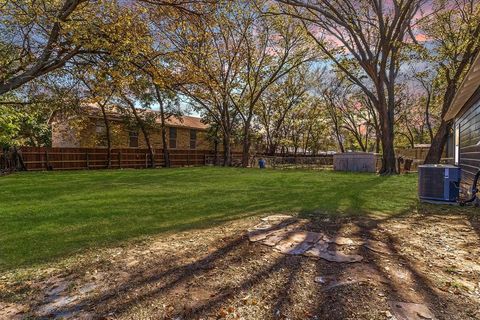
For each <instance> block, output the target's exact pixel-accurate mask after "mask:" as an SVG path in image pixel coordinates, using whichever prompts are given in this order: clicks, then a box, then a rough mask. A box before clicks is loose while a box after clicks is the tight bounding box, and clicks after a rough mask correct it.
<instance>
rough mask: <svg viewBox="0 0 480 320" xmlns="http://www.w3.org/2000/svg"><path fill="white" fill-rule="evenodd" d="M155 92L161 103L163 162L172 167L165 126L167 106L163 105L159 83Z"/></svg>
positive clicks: (167, 166)
mask: <svg viewBox="0 0 480 320" xmlns="http://www.w3.org/2000/svg"><path fill="white" fill-rule="evenodd" d="M155 93H156V95H157V101H158V104H159V105H160V122H161V123H160V126H161V133H162V145H163V148H162V150H163V162H164V165H165V167H166V168H170V166H171V163H170V151H169V150H168V144H167V128H166V127H165V123H166V119H165V108H164V106H163V99H162V96H161V95H160V89H159V88H158V86H157V85H155Z"/></svg>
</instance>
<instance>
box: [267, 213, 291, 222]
mask: <svg viewBox="0 0 480 320" xmlns="http://www.w3.org/2000/svg"><path fill="white" fill-rule="evenodd" d="M291 218H293V217H292V216H289V215H285V214H274V215H271V216H268V217H265V218H262V219H261V220H262V221H265V222H270V221H279V220H280V221H281V220H287V219H291Z"/></svg>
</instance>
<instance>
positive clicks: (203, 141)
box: [50, 105, 213, 150]
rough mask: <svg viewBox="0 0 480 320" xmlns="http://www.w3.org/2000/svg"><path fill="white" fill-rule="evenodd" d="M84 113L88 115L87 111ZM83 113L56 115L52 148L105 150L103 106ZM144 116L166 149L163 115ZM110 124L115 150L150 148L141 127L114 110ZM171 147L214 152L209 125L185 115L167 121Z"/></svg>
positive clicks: (158, 145) (155, 145)
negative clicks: (151, 122)
mask: <svg viewBox="0 0 480 320" xmlns="http://www.w3.org/2000/svg"><path fill="white" fill-rule="evenodd" d="M83 111H84V112H83ZM83 111H82V112H81V113H78V114H74V115H66V114H62V113H60V112H57V113H55V114H54V115H52V117H51V119H50V125H51V128H52V147H61V148H68V147H70V148H104V147H106V146H107V143H106V128H105V122H104V119H103V116H102V112H101V109H100V107H98V106H96V105H88V106H85V107H84V110H83ZM140 112H142V113H144V114H143V115H144V116H147V117H150V118H152V119H154V121H155V123H156V125H155V126H154V128H152V129H149V136H150V141H151V144H152V147H153V148H155V149H162V148H163V143H162V137H161V131H160V116H159V114H158V112H157V111H153V110H140ZM107 118H108V120H109V124H110V131H111V143H112V148H146V147H147V146H146V144H145V139H144V137H143V135H142V133H141V130H140V129H139V128H136V127H135V126H132V125H131V124H129V121H128V119H129V118H131V117H128V116H125V115H123V114H121V113H120V112H118V109H115V108H114V109H111V110H109V112H108V113H107ZM166 127H167V143H168V148H169V149H172V150H175V149H179V150H186V149H189V150H213V144H212V143H211V142H210V141H209V140H208V139H207V130H208V125H206V124H204V123H202V122H201V119H200V118H197V117H190V116H182V117H170V118H169V119H167V121H166Z"/></svg>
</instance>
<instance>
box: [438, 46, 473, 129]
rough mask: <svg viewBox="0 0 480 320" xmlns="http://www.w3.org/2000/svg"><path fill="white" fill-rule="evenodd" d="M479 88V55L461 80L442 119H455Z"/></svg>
mask: <svg viewBox="0 0 480 320" xmlns="http://www.w3.org/2000/svg"><path fill="white" fill-rule="evenodd" d="M479 87H480V54H478V55H477V57H476V58H475V61H474V62H473V64H472V66H471V67H470V70H469V71H468V73H467V75H466V76H465V79H463V81H462V83H461V84H460V87H459V88H458V90H457V93H456V95H455V97H454V98H453V101H452V104H451V105H450V108H449V109H448V111H447V113H446V114H445V116H444V117H443V118H444V119H445V120H446V121H448V120H452V119H453V118H455V117H456V116H457V115H458V113H459V112H460V111H461V110H462V108H463V106H464V105H465V104H466V103H467V101H468V100H469V99H470V98H471V97H472V96H473V94H474V93H475V91H477V89H478V88H479Z"/></svg>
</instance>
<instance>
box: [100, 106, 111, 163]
mask: <svg viewBox="0 0 480 320" xmlns="http://www.w3.org/2000/svg"><path fill="white" fill-rule="evenodd" d="M100 108H101V109H102V115H103V122H104V123H105V134H106V138H107V168H108V169H110V168H111V167H112V139H111V136H110V135H111V133H110V121H108V118H107V112H106V111H105V104H103V103H102V104H100Z"/></svg>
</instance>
